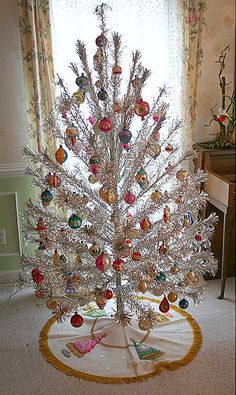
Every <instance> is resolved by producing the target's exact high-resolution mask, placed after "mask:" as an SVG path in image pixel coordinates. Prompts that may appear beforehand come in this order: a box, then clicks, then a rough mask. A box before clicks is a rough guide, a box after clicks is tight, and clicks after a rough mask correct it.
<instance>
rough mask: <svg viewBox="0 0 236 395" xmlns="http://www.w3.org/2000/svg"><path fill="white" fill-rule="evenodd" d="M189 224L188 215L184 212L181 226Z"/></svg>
mask: <svg viewBox="0 0 236 395" xmlns="http://www.w3.org/2000/svg"><path fill="white" fill-rule="evenodd" d="M189 224H190V221H189V217H188V216H187V215H186V214H185V215H184V220H183V226H188V225H189Z"/></svg>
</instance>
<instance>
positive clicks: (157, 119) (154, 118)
mask: <svg viewBox="0 0 236 395" xmlns="http://www.w3.org/2000/svg"><path fill="white" fill-rule="evenodd" d="M152 118H153V121H155V122H158V121H159V118H160V117H159V114H154V115H153V117H152Z"/></svg>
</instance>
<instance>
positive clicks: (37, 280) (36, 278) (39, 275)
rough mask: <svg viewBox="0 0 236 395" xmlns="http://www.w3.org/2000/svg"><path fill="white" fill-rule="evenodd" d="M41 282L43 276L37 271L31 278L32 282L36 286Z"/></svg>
mask: <svg viewBox="0 0 236 395" xmlns="http://www.w3.org/2000/svg"><path fill="white" fill-rule="evenodd" d="M43 280H44V275H43V273H42V272H41V271H40V270H39V272H38V273H36V274H35V275H34V276H33V281H34V282H35V283H36V284H40V283H42V282H43Z"/></svg>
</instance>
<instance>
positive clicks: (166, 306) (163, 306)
mask: <svg viewBox="0 0 236 395" xmlns="http://www.w3.org/2000/svg"><path fill="white" fill-rule="evenodd" d="M159 310H160V311H161V312H162V313H167V311H169V310H170V304H169V302H168V299H167V297H166V295H164V298H163V300H162V301H161V303H160V305H159Z"/></svg>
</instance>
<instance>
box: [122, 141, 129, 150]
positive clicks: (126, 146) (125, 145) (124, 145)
mask: <svg viewBox="0 0 236 395" xmlns="http://www.w3.org/2000/svg"><path fill="white" fill-rule="evenodd" d="M123 148H124V149H125V151H127V152H128V151H129V150H130V145H129V143H127V144H123Z"/></svg>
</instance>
